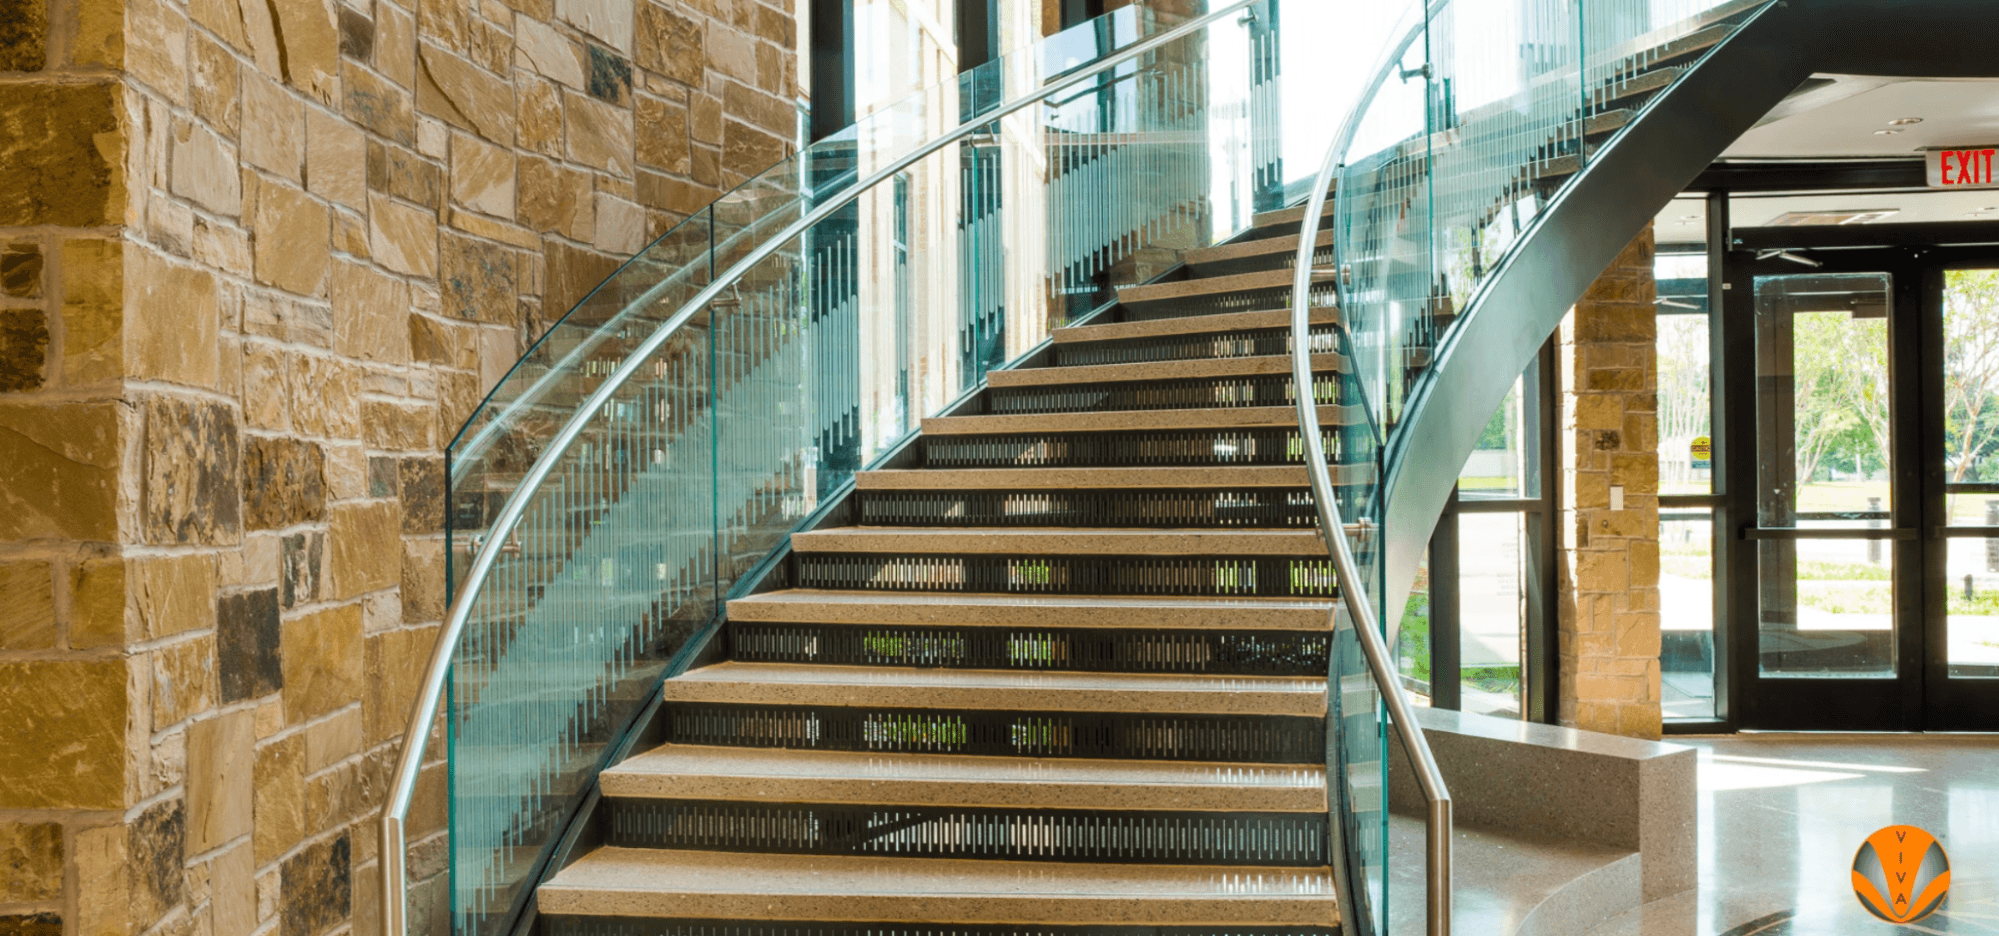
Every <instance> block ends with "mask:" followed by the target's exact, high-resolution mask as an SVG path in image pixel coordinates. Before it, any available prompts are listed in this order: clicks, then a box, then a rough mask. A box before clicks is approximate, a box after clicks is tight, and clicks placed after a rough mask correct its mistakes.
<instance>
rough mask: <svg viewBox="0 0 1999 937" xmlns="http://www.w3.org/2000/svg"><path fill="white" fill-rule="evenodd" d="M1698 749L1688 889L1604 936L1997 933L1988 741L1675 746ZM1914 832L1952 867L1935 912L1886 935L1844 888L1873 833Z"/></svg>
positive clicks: (1849, 739)
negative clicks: (1692, 872) (1901, 827)
mask: <svg viewBox="0 0 1999 937" xmlns="http://www.w3.org/2000/svg"><path fill="white" fill-rule="evenodd" d="M1669 741H1673V742H1680V743H1684V744H1688V745H1692V746H1694V747H1695V748H1697V749H1699V751H1700V759H1701V764H1700V799H1701V802H1700V887H1699V889H1698V890H1697V891H1695V892H1693V893H1690V894H1683V895H1680V896H1676V897H1674V898H1669V899H1665V900H1662V901H1657V902H1654V903H1652V904H1651V905H1648V906H1646V907H1645V908H1643V909H1641V911H1639V912H1635V913H1633V914H1629V915H1625V916H1624V917H1622V918H1620V919H1617V920H1614V921H1612V922H1610V924H1609V925H1607V926H1606V927H1605V928H1603V929H1602V932H1603V933H1646V934H1687V933H1698V934H1938V933H1941V934H1999V735H1823V734H1811V735H1791V734H1783V735H1773V734H1756V733H1751V734H1744V735H1736V736H1727V737H1714V738H1685V737H1679V738H1673V739H1669ZM1895 824H1907V825H1910V826H1917V827H1921V828H1922V829H1925V830H1928V831H1929V832H1930V833H1931V834H1933V835H1935V836H1936V837H1937V839H1938V840H1939V841H1940V842H1942V843H1943V845H1944V848H1945V850H1946V851H1947V852H1948V853H1949V854H1950V860H1951V883H1952V884H1951V892H1950V898H1949V899H1948V900H1947V901H1946V902H1945V904H1944V907H1943V909H1942V910H1941V911H1939V912H1938V913H1936V914H1934V915H1932V916H1930V917H1928V918H1925V919H1924V920H1922V921H1919V922H1916V923H1915V924H1912V925H1903V926H1896V925H1891V924H1887V923H1884V922H1882V921H1880V920H1877V919H1875V918H1873V917H1871V916H1869V915H1868V913H1867V912H1866V911H1865V910H1863V909H1862V908H1861V906H1860V904H1859V902H1858V901H1857V900H1856V899H1855V898H1854V895H1853V888H1852V885H1851V884H1850V882H1851V875H1850V870H1851V869H1852V864H1853V857H1854V853H1855V852H1856V851H1857V850H1858V849H1859V848H1860V844H1861V841H1862V840H1864V839H1865V838H1866V837H1867V835H1868V834H1869V833H1872V832H1874V831H1875V830H1878V829H1880V828H1882V827H1884V826H1891V825H1895Z"/></svg>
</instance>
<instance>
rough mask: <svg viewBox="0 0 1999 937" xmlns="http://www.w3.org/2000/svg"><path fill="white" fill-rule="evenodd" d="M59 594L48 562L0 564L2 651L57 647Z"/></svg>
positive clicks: (0, 648)
mask: <svg viewBox="0 0 1999 937" xmlns="http://www.w3.org/2000/svg"><path fill="white" fill-rule="evenodd" d="M55 596H56V590H55V570H54V569H53V568H52V567H50V566H49V564H48V563H45V562H41V561H38V560H37V561H26V562H20V563H0V650H7V651H26V650H40V649H43V648H52V647H55V645H56V598H55ZM4 900H6V899H0V901H4Z"/></svg>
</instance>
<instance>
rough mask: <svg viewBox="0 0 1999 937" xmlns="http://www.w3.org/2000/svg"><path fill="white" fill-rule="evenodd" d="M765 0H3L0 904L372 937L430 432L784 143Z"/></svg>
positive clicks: (427, 835)
mask: <svg viewBox="0 0 1999 937" xmlns="http://www.w3.org/2000/svg"><path fill="white" fill-rule="evenodd" d="M791 11H792V5H791V4H790V3H789V2H788V0H734V2H732V3H728V4H723V5H721V6H720V7H719V8H718V7H717V5H716V4H713V3H707V2H694V0H603V2H590V3H575V4H573V3H563V4H555V3H549V2H521V3H497V2H489V3H473V2H469V0H441V2H430V0H424V2H423V3H421V4H419V3H417V2H414V0H372V2H341V0H271V2H268V3H267V2H264V0H242V2H238V0H0V725H5V726H6V728H5V730H4V731H0V933H44V932H66V933H138V932H170V933H210V932H219V933H250V932H252V931H258V930H262V931H265V932H281V933H306V932H310V933H327V932H331V931H339V930H345V931H350V932H353V933H374V932H378V930H377V929H378V928H379V927H380V926H381V925H380V921H379V918H378V917H377V914H376V912H377V910H378V909H379V907H380V894H379V888H378V883H379V877H378V866H377V865H376V863H377V861H378V856H377V855H376V853H377V832H376V831H377V826H376V823H375V820H376V818H377V817H378V816H379V813H380V808H381V801H382V797H383V795H384V793H385V792H386V779H387V776H388V774H389V771H390V767H391V766H392V765H393V764H394V762H395V760H396V758H397V756H398V754H399V752H400V749H401V745H402V741H403V740H402V732H403V728H404V724H405V720H407V718H408V712H409V706H410V703H411V700H412V697H413V695H414V690H415V688H416V685H417V682H418V676H419V675H420V674H421V672H422V668H423V665H424V663H425V661H426V659H427V658H428V656H429V652H430V649H431V647H432V645H433V643H434V641H435V638H436V632H437V627H438V622H439V620H440V619H441V618H442V617H443V614H444V611H445V608H444V591H445V590H444V557H445V551H446V544H445V541H444V511H445V505H444V499H443V468H444V459H443V450H444V447H445V446H446V445H447V444H448V442H449V440H450V439H451V438H452V436H453V434H455V433H456V432H457V430H458V428H459V427H460V426H461V425H463V423H464V421H465V419H466V418H467V416H468V415H469V414H470V412H471V410H472V408H473V407H474V406H476V405H477V403H478V402H479V400H480V399H481V398H482V397H483V396H484V394H485V393H486V391H487V389H489V388H490V387H491V386H492V385H493V384H494V382H495V381H496V380H498V379H499V377H500V376H501V375H502V374H503V373H505V372H506V370H507V369H508V368H509V367H510V366H511V365H512V364H513V363H514V361H515V360H516V359H517V358H518V357H519V356H520V354H521V352H522V350H523V348H524V343H525V342H526V341H528V340H531V339H533V338H535V337H537V336H538V335H539V334H540V333H541V332H542V331H543V330H544V329H545V328H546V327H547V325H548V323H549V322H551V321H552V320H553V319H554V318H556V317H558V316H560V315H562V314H563V313H564V312H566V311H567V310H568V309H569V308H570V306H571V304H572V303H574V302H575V301H576V300H577V299H578V298H579V297H581V296H582V295H584V294H585V293H586V292H587V291H589V290H590V289H591V288H592V287H594V286H595V285H596V284H597V283H598V282H599V281H600V280H602V279H603V277H604V275H605V274H607V273H609V272H610V270H612V269H613V268H615V267H616V266H617V265H618V263H619V262H620V261H621V260H622V259H624V258H625V257H628V256H629V255H630V254H631V253H632V252H634V251H636V250H638V249H639V248H640V247H642V246H643V245H644V244H645V243H646V242H647V241H648V240H649V239H650V238H651V237H653V236H654V235H657V234H659V233H661V232H663V231H664V230H666V229H667V228H669V227H671V226H673V225H674V224H676V223H678V222H680V221H681V220H683V219H685V218H686V217H688V216H689V215H690V214H692V213H694V212H696V211H698V210H699V209H700V208H701V207H702V206H704V205H706V204H708V203H709V202H711V201H713V200H714V199H715V198H716V197H718V196H719V195H720V194H721V193H722V192H723V191H725V190H726V189H727V188H728V187H730V186H733V185H735V184H736V183H738V182H740V181H742V180H743V179H746V178H748V177H750V176H752V175H754V174H756V173H758V172H761V171H763V170H764V169H766V168H768V167H769V166H771V165H772V164H773V163H776V162H777V161H779V160H780V159H782V158H784V157H785V156H786V155H788V153H789V150H790V147H789V143H790V140H791V137H792V134H793V130H794V127H793V124H794V122H795V120H796V115H795V112H794V110H793V108H792V105H791V100H792V95H793V94H794V90H795V87H796V78H797V75H796V61H795V55H794V51H793V50H794V49H795V47H796V39H797V37H796V32H795V27H794V23H793V20H792V14H791ZM431 754H432V757H433V759H434V760H433V762H432V763H430V764H429V765H428V766H427V767H426V769H425V771H424V773H423V776H422V780H420V781H419V788H418V790H419V794H418V801H417V804H416V806H415V808H414V810H413V815H412V817H411V824H410V830H411V833H412V836H413V838H414V839H415V840H417V842H416V843H415V846H414V848H413V849H412V856H411V860H410V865H409V869H410V874H411V875H412V877H414V878H417V879H421V880H422V881H420V882H419V883H418V886H417V887H416V888H415V889H414V891H413V895H414V898H413V904H414V906H415V911H414V913H413V916H412V921H411V926H412V927H413V928H415V929H416V932H423V930H424V929H426V928H430V929H435V928H442V927H445V926H447V923H446V921H445V919H444V911H445V908H446V902H445V898H446V896H445V894H444V887H445V881H446V880H445V877H444V876H443V874H442V872H443V857H442V847H443V839H442V835H441V829H442V826H443V821H444V804H443V800H442V797H441V796H440V795H441V793H442V790H443V781H444V777H443V770H442V767H443V766H442V764H441V762H439V761H436V760H435V759H438V758H441V756H442V749H441V747H439V746H436V745H433V747H432V749H431Z"/></svg>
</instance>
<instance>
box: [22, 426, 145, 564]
mask: <svg viewBox="0 0 1999 937" xmlns="http://www.w3.org/2000/svg"><path fill="white" fill-rule="evenodd" d="M119 438H120V430H119V425H118V413H117V409H116V405H115V404H110V403H77V404H63V405H50V406H39V407H37V406H21V405H4V404H0V540H34V539H38V538H43V537H49V538H57V539H63V540H95V541H112V540H116V539H117V537H118V519H117V475H118V464H119Z"/></svg>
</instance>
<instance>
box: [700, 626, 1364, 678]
mask: <svg viewBox="0 0 1999 937" xmlns="http://www.w3.org/2000/svg"><path fill="white" fill-rule="evenodd" d="M727 634H728V641H729V657H730V658H731V659H732V660H741V661H757V662H763V663H795V664H843V665H854V666H865V667H883V666H889V667H897V666H900V667H972V668H978V669H983V670H1080V671H1093V672H1115V673H1208V674H1271V675H1290V676H1323V675H1325V673H1326V663H1327V653H1328V649H1329V647H1330V643H1329V640H1328V638H1327V636H1326V635H1323V634H1315V633H1311V632H1305V633H1300V632H1296V631H1223V632H1209V631H1198V632H1193V631H1190V632H1175V631H1149V630H1138V629H1115V630H1113V629H1099V628H1032V629H1026V628H891V627H884V626H881V625H818V624H807V625H794V624H767V623H763V622H731V623H730V624H729V626H728V631H727Z"/></svg>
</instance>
